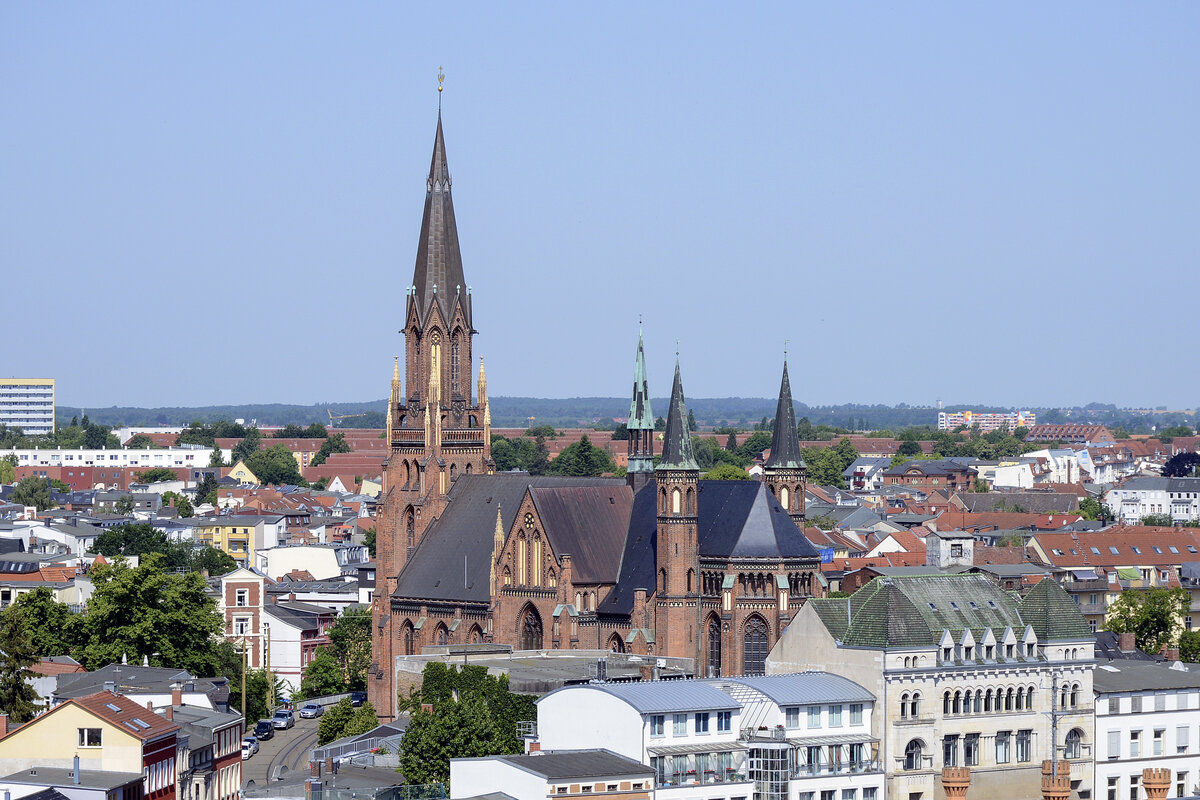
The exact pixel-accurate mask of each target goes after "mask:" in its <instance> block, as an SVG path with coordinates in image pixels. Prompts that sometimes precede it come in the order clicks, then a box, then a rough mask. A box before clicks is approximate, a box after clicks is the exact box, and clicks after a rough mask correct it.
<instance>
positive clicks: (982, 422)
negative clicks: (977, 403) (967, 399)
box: [938, 411, 1037, 433]
mask: <svg viewBox="0 0 1200 800" xmlns="http://www.w3.org/2000/svg"><path fill="white" fill-rule="evenodd" d="M960 425H966V426H967V427H968V428H973V427H975V426H976V425H978V426H979V432H980V433H990V432H992V431H996V430H1000V429H1001V428H1008V429H1009V430H1010V431H1015V430H1016V429H1017V428H1032V427H1033V426H1034V425H1037V414H1034V413H1033V412H1032V411H1015V412H1013V413H1011V414H976V413H975V412H974V411H954V412H947V411H939V412H938V430H939V431H952V430H954V429H955V428H957V427H958V426H960Z"/></svg>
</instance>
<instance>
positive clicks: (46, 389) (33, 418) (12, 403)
mask: <svg viewBox="0 0 1200 800" xmlns="http://www.w3.org/2000/svg"><path fill="white" fill-rule="evenodd" d="M0 425H7V426H8V427H10V428H20V429H21V430H22V431H23V432H24V433H25V434H26V435H29V436H32V435H43V434H48V433H54V378H0Z"/></svg>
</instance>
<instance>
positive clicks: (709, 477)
mask: <svg viewBox="0 0 1200 800" xmlns="http://www.w3.org/2000/svg"><path fill="white" fill-rule="evenodd" d="M700 477H701V479H702V480H706V481H748V480H750V473H749V472H746V470H744V469H742V468H741V467H738V466H734V465H733V464H718V465H717V466H715V467H713V468H712V469H710V470H709V471H708V472H706V473H704V474H703V475H701V476H700Z"/></svg>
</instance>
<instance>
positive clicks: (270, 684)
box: [263, 623, 275, 712]
mask: <svg viewBox="0 0 1200 800" xmlns="http://www.w3.org/2000/svg"><path fill="white" fill-rule="evenodd" d="M263 630H265V631H266V633H267V648H266V664H267V711H268V712H270V711H272V710H273V709H274V708H275V679H274V678H272V677H271V626H270V625H267V624H265V623H264V624H263Z"/></svg>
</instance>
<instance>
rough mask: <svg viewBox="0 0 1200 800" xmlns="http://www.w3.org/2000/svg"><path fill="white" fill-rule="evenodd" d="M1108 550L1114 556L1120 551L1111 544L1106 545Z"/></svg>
mask: <svg viewBox="0 0 1200 800" xmlns="http://www.w3.org/2000/svg"><path fill="white" fill-rule="evenodd" d="M1108 552H1110V553H1112V554H1113V555H1114V556H1119V555H1121V551H1120V550H1118V549H1117V548H1116V547H1115V546H1113V545H1111V544H1110V545H1109V546H1108Z"/></svg>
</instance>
